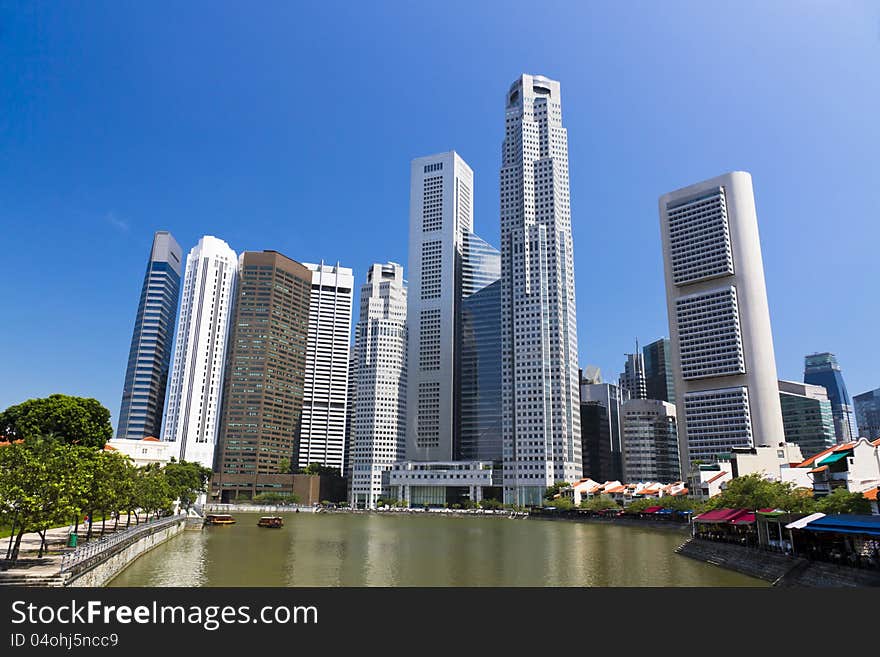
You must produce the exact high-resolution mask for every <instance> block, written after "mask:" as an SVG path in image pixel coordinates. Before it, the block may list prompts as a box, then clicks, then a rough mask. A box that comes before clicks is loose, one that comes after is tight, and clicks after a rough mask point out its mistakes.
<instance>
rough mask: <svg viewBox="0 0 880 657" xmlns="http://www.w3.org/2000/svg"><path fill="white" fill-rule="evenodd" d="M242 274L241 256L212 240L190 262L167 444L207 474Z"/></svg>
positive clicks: (195, 249) (165, 437)
mask: <svg viewBox="0 0 880 657" xmlns="http://www.w3.org/2000/svg"><path fill="white" fill-rule="evenodd" d="M237 271H238V263H237V262H236V256H235V251H233V250H232V249H230V248H229V245H228V244H226V242H224V241H223V240H220V239H217V238H216V237H213V236H211V235H205V236H204V237H203V238H202V239H200V240H199V243H198V244H197V245H196V246H194V247H193V248H192V249H191V250H190V252H189V255H188V256H187V258H186V271H185V273H184V277H183V299H182V301H181V304H180V324H179V325H178V328H177V339H176V341H175V345H174V364H173V366H172V369H171V383H170V385H169V389H168V409H167V411H166V413H165V426H164V428H163V440H168V441H172V442H176V443H177V444H178V445H179V449H178V458H179V459H181V460H186V461H194V462H198V463H201V464H202V465H203V466H205V467H207V468H211V467H213V465H214V447H215V445H216V442H217V432H218V430H219V425H220V401H221V398H222V395H223V376H224V365H225V362H226V343H227V337H228V333H229V323H230V318H231V317H232V312H231V310H232V298H233V294H234V290H235V281H236V276H237Z"/></svg>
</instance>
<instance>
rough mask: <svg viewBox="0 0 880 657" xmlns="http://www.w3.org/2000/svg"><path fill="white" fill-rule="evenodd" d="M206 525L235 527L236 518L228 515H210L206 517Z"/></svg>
mask: <svg viewBox="0 0 880 657" xmlns="http://www.w3.org/2000/svg"><path fill="white" fill-rule="evenodd" d="M205 524H206V525H234V524H235V518H233V517H232V516H230V515H229V514H226V513H209V514H208V515H206V516H205Z"/></svg>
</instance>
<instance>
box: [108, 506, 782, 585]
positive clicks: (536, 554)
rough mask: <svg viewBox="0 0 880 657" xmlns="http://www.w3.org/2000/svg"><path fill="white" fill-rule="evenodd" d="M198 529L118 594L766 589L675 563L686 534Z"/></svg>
mask: <svg viewBox="0 0 880 657" xmlns="http://www.w3.org/2000/svg"><path fill="white" fill-rule="evenodd" d="M234 515H235V518H236V519H237V521H238V522H237V524H235V525H231V526H226V527H206V528H205V529H204V530H203V531H200V532H194V531H188V532H183V533H182V534H180V535H178V536H176V537H175V538H173V539H171V540H170V541H168V542H167V543H165V544H163V545H161V546H159V547H157V548H155V549H154V550H152V551H151V552H149V553H147V554H145V555H144V556H142V557H140V558H139V559H137V560H136V561H135V562H134V563H132V564H131V565H130V566H129V567H128V568H127V569H125V570H124V571H123V572H122V573H120V574H119V576H118V577H116V578H115V579H114V580H113V581H112V582H111V583H110V584H109V585H110V586H187V587H191V586H766V585H767V584H766V583H765V582H762V581H761V580H757V579H753V578H751V577H746V576H745V575H740V574H738V573H734V572H732V571H728V570H724V569H722V568H718V567H716V566H712V565H710V564H705V563H701V562H699V561H695V560H693V559H689V558H687V557H683V556H681V555H678V554H675V553H674V552H673V550H674V549H675V547H676V546H678V545H679V544H681V542H682V541H683V540H684V539H685V538H686V537H687V535H686V534H685V533H683V532H676V531H670V530H659V529H650V528H642V527H631V526H621V525H615V524H610V523H609V524H604V523H575V522H565V521H546V520H535V519H530V520H510V519H507V518H480V517H475V518H469V517H463V518H450V517H436V516H431V517H426V516H421V515H415V514H413V515H404V516H396V515H395V516H392V515H355V514H343V513H338V514H332V513H324V514H311V513H298V514H286V515H285V516H284V521H285V522H284V527H283V528H282V529H264V528H261V527H257V519H258V518H259V514H253V513H236V514H234Z"/></svg>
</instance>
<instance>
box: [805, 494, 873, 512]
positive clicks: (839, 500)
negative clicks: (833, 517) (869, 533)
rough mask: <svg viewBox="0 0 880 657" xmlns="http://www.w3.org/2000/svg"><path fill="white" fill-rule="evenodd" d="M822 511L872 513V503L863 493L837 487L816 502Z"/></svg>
mask: <svg viewBox="0 0 880 657" xmlns="http://www.w3.org/2000/svg"><path fill="white" fill-rule="evenodd" d="M816 510H817V511H819V512H820V513H825V514H833V513H866V514H867V513H871V503H870V502H869V501H868V500H867V499H866V498H865V496H864V495H862V494H861V493H850V492H849V491H848V490H847V489H846V488H837V489H835V490H834V491H833V492H832V493H831V494H830V495H826V496H825V497H823V498H821V499H820V500H818V501H817V503H816Z"/></svg>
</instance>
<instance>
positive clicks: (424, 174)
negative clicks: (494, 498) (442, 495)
mask: <svg viewBox="0 0 880 657" xmlns="http://www.w3.org/2000/svg"><path fill="white" fill-rule="evenodd" d="M473 188H474V173H473V171H471V168H470V167H469V166H468V165H467V163H466V162H465V161H464V160H463V159H461V157H459V155H458V154H457V153H456V152H455V151H450V152H448V153H441V154H439V155H431V156H428V157H419V158H416V159H414V160H413V161H412V163H411V165H410V197H409V198H410V203H409V217H410V219H409V265H408V266H409V275H408V277H409V297H408V299H407V326H408V329H409V347H408V358H407V366H408V377H407V378H408V385H407V417H406V423H407V424H406V458H407V459H409V460H413V461H452V460H453V458H455V450H454V447H453V444H454V442H455V441H456V438H457V434H458V431H459V428H458V426H457V424H458V423H457V411H458V409H457V408H456V406H457V404H456V402H455V400H456V390H455V388H456V381H455V379H456V377H455V367H456V365H455V364H456V349H457V345H458V344H459V337H458V335H457V330H456V327H457V326H458V324H459V317H460V313H461V297H462V262H463V260H464V254H465V239H466V236H467V235H469V234H470V233H471V231H472V230H473V201H472V199H473Z"/></svg>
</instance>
